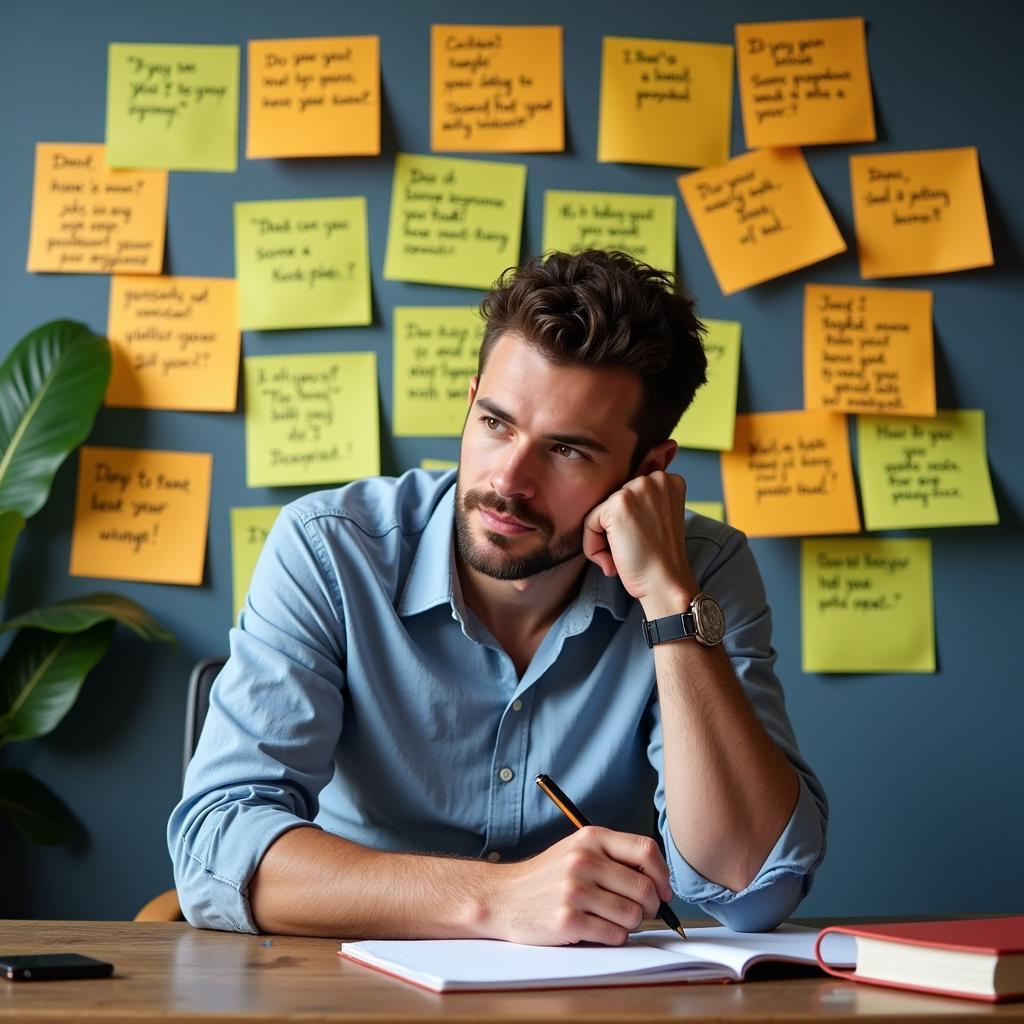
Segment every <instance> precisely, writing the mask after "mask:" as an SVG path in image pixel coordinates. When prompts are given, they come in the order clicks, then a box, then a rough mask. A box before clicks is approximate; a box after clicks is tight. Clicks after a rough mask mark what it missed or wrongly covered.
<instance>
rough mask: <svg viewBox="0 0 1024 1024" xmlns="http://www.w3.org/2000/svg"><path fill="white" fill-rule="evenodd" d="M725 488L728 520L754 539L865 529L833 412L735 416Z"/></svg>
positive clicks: (846, 444) (843, 432)
mask: <svg viewBox="0 0 1024 1024" xmlns="http://www.w3.org/2000/svg"><path fill="white" fill-rule="evenodd" d="M722 488H723V493H724V497H725V507H726V509H728V512H729V522H730V523H731V524H732V525H733V526H737V527H739V529H741V530H743V531H744V533H746V534H747V535H748V536H750V537H792V536H799V535H800V534H812V533H856V532H857V531H858V530H859V529H860V518H859V516H858V513H857V499H856V496H855V495H854V490H853V469H852V467H851V464H850V439H849V434H848V430H847V426H846V417H845V416H840V415H837V414H835V413H830V412H760V413H747V414H745V415H742V416H737V417H736V438H735V443H734V444H733V449H732V451H731V452H722Z"/></svg>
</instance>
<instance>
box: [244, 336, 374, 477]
mask: <svg viewBox="0 0 1024 1024" xmlns="http://www.w3.org/2000/svg"><path fill="white" fill-rule="evenodd" d="M243 372H244V375H245V452H246V479H247V482H248V485H249V486H250V487H279V486H285V485H289V484H297V485H304V484H326V483H341V482H342V481H345V480H355V479H357V478H359V477H362V476H376V475H377V474H378V473H380V424H379V412H378V407H377V357H376V355H375V353H373V352H345V353H333V354H328V355H297V356H249V357H247V358H246V359H245V360H244V371H243Z"/></svg>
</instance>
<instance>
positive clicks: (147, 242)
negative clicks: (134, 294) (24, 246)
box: [28, 142, 167, 274]
mask: <svg viewBox="0 0 1024 1024" xmlns="http://www.w3.org/2000/svg"><path fill="white" fill-rule="evenodd" d="M166 226H167V172H166V171H117V170H112V169H111V168H109V167H108V166H107V164H106V157H105V154H104V147H103V146H102V145H99V144H92V143H86V142H37V143H36V169H35V181H34V185H33V191H32V227H31V230H30V232H29V243H28V269H29V270H32V271H56V272H58V273H62V274H116V273H125V274H159V273H160V271H161V269H162V268H163V265H164V231H165V229H166Z"/></svg>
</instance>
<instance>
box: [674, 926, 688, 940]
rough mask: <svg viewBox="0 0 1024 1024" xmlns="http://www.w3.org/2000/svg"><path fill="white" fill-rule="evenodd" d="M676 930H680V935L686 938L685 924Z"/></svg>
mask: <svg viewBox="0 0 1024 1024" xmlns="http://www.w3.org/2000/svg"><path fill="white" fill-rule="evenodd" d="M676 931H677V932H679V935H680V937H681V938H684V939H685V938H686V932H684V931H683V926H682V925H680V926H679V927H678V928H677V929H676Z"/></svg>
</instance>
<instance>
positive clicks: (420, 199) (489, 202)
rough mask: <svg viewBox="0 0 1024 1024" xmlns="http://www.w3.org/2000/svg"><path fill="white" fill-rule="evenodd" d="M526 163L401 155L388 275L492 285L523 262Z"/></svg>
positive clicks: (460, 284) (392, 278)
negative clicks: (508, 270) (521, 243)
mask: <svg viewBox="0 0 1024 1024" xmlns="http://www.w3.org/2000/svg"><path fill="white" fill-rule="evenodd" d="M525 196H526V165H525V164H510V163H498V162H495V161H490V160H461V159H448V158H445V157H437V156H413V155H412V154H409V153H399V154H398V156H397V157H396V158H395V178H394V185H393V188H392V192H391V222H390V223H389V225H388V248H387V255H386V256H385V259H384V276H385V277H386V278H387V279H388V280H389V281H418V282H420V283H422V284H447V285H453V286H455V287H462V288H490V287H491V285H492V284H493V283H494V281H495V280H496V278H497V277H498V275H499V274H501V273H502V271H504V270H506V269H507V268H508V267H513V266H516V265H518V263H519V242H520V233H521V230H522V224H523V201H524V199H525Z"/></svg>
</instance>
